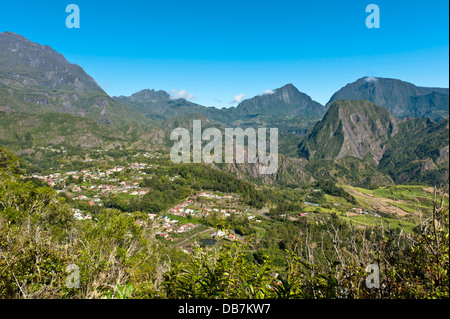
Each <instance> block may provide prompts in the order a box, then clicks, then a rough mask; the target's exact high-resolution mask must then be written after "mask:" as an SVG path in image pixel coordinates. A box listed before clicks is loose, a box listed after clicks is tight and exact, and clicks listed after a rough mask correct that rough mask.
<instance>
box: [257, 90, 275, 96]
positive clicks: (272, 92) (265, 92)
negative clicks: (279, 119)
mask: <svg viewBox="0 0 450 319" xmlns="http://www.w3.org/2000/svg"><path fill="white" fill-rule="evenodd" d="M274 93H275V92H274V91H272V90H265V91H264V92H262V93H261V94H260V95H267V94H274Z"/></svg>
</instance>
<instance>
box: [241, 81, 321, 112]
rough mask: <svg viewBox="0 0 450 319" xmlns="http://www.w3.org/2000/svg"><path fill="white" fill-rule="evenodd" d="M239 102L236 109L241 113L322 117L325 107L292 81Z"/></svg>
mask: <svg viewBox="0 0 450 319" xmlns="http://www.w3.org/2000/svg"><path fill="white" fill-rule="evenodd" d="M272 92H273V94H263V95H258V96H255V97H253V98H251V99H247V100H244V101H242V102H241V103H239V105H238V106H237V107H236V110H237V111H238V113H240V114H241V115H301V116H306V117H317V118H320V117H322V116H323V114H324V113H325V109H324V107H323V106H322V105H321V104H320V103H318V102H316V101H313V100H312V99H311V97H310V96H308V95H307V94H305V93H302V92H300V91H299V90H298V89H297V88H296V87H295V86H294V85H293V84H292V83H288V84H286V85H284V86H282V87H280V88H277V89H275V90H273V91H272Z"/></svg>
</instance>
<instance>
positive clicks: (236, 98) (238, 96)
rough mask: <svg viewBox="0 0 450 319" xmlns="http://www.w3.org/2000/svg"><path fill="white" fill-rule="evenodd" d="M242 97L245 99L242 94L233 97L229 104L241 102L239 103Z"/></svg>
mask: <svg viewBox="0 0 450 319" xmlns="http://www.w3.org/2000/svg"><path fill="white" fill-rule="evenodd" d="M244 97H245V94H244V93H241V94H238V95H235V96H234V97H233V101H231V102H230V104H233V103H239V102H241V101H242V100H243V99H244Z"/></svg>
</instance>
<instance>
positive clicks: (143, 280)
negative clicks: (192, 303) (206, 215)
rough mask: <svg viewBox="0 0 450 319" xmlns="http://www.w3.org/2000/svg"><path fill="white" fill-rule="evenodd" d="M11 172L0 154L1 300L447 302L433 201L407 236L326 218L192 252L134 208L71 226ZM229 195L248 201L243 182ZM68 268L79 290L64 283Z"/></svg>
mask: <svg viewBox="0 0 450 319" xmlns="http://www.w3.org/2000/svg"><path fill="white" fill-rule="evenodd" d="M19 168H20V162H19V160H18V158H16V157H15V156H14V155H12V154H11V153H10V152H8V151H7V150H5V149H3V148H2V149H1V150H0V181H1V183H0V251H1V256H0V257H1V258H0V296H1V297H2V298H217V297H218V298H448V287H449V286H448V284H449V282H448V266H449V264H448V262H449V260H448V240H449V238H448V235H449V231H448V229H449V228H448V209H447V208H446V207H443V206H442V205H441V204H440V203H438V202H436V205H435V207H434V209H433V214H432V215H431V216H430V218H429V219H427V220H424V221H423V223H422V224H421V225H419V227H418V229H417V233H413V234H407V233H406V232H404V231H402V229H401V228H398V229H392V228H389V227H386V226H385V225H384V224H383V223H380V224H378V225H374V226H373V227H370V228H357V227H355V226H353V225H352V224H351V223H347V222H346V221H345V220H342V219H340V218H337V216H335V215H319V216H317V217H316V218H313V219H300V220H298V221H288V220H283V219H275V220H274V221H273V223H271V224H270V225H271V226H270V227H269V228H267V229H265V235H264V236H263V237H262V238H260V239H259V240H256V237H253V236H248V239H247V241H246V242H243V243H234V244H232V245H223V246H221V247H220V248H201V247H197V248H196V249H194V252H193V254H192V256H191V255H185V254H184V253H181V252H178V251H176V250H175V249H172V248H171V247H170V246H165V245H162V244H160V243H159V242H158V241H157V240H155V239H154V238H151V237H149V236H148V234H147V233H146V231H145V230H144V229H143V228H141V227H138V226H137V225H136V223H135V222H136V220H137V219H140V220H145V216H146V214H144V213H141V212H133V213H125V212H123V211H121V210H117V209H102V210H100V211H99V212H98V213H97V214H96V218H95V220H92V221H83V222H79V221H76V220H74V219H73V217H72V215H71V211H70V207H69V206H68V205H67V204H66V203H65V200H64V199H63V198H61V197H58V195H57V193H56V192H55V191H54V190H52V189H50V188H48V187H46V186H41V185H35V184H33V182H32V181H28V182H25V181H23V180H22V179H21V177H20V175H19ZM197 170H198V171H197ZM170 172H171V173H175V172H176V173H177V174H179V175H180V176H182V178H183V179H185V181H184V182H182V183H181V184H183V183H185V182H187V181H191V179H190V178H193V176H197V175H196V174H197V173H199V172H204V173H203V174H202V176H203V178H205V180H206V179H207V180H209V181H210V183H211V184H209V185H208V186H214V185H215V183H214V181H216V182H217V183H219V182H220V184H221V185H222V186H219V185H216V186H214V187H217V188H218V189H219V187H223V188H222V189H228V190H230V191H231V189H230V188H229V187H232V186H231V185H227V180H228V178H229V177H227V175H222V173H218V174H217V175H216V174H215V173H213V171H211V172H209V173H208V171H204V170H202V168H197V167H193V168H190V167H189V166H184V167H183V166H181V167H179V168H176V167H172V168H170ZM154 176H157V175H156V174H155V175H154ZM189 176H191V177H189ZM197 177H198V176H197ZM153 180H154V181H153ZM157 180H158V182H156V181H157ZM199 180H200V179H196V182H197V183H198V182H199ZM152 182H155V183H156V184H155V185H154V186H155V187H160V189H161V190H163V189H164V187H165V186H164V185H165V184H164V182H163V181H159V179H155V177H153V178H152V179H150V180H146V181H145V183H152ZM238 185H239V184H238ZM319 185H320V186H321V187H322V188H323V190H324V191H325V190H326V191H327V192H329V193H334V192H339V193H340V192H341V190H340V188H338V187H336V186H333V185H332V184H328V183H327V182H320V183H319ZM179 187H181V188H182V187H183V186H182V185H180V186H179ZM236 187H237V188H236V189H233V191H237V192H239V191H240V192H241V194H242V196H247V195H248V194H252V190H251V188H249V186H247V184H246V183H242V184H241V185H240V186H236ZM246 194H247V195H246ZM342 195H344V196H345V194H342ZM249 196H250V197H251V195H249ZM279 196H281V195H277V194H274V195H273V199H274V200H276V199H277V198H278V199H279V200H281V198H280V197H279ZM286 196H287V197H288V198H289V196H290V195H289V193H288V194H286ZM349 199H351V198H349ZM230 222H232V220H230ZM252 238H253V239H252ZM180 254H182V255H180ZM368 264H377V265H378V266H379V268H380V276H381V277H380V282H381V286H380V288H378V289H369V288H367V287H366V285H365V280H366V278H367V277H368V275H369V274H368V273H367V272H366V271H365V269H366V267H367V265H368ZM74 269H76V270H77V271H79V275H80V277H79V282H77V281H75V282H71V281H70V279H73V278H72V277H71V275H72V274H73V270H74ZM78 284H79V288H77V285H78Z"/></svg>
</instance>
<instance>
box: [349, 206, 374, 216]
mask: <svg viewBox="0 0 450 319" xmlns="http://www.w3.org/2000/svg"><path fill="white" fill-rule="evenodd" d="M352 209H353V210H354V211H355V212H357V213H358V214H364V215H368V214H370V212H366V211H363V210H362V208H357V207H353V208H352ZM372 215H373V216H375V217H381V216H380V215H378V214H377V213H372Z"/></svg>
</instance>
